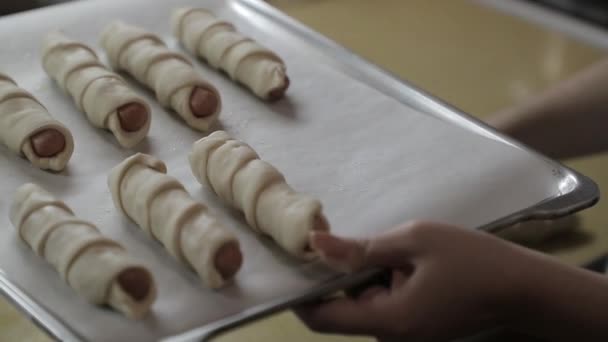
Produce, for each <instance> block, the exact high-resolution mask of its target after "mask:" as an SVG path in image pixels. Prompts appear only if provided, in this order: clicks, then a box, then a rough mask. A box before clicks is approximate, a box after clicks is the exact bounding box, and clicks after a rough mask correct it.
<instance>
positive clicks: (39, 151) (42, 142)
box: [30, 128, 66, 158]
mask: <svg viewBox="0 0 608 342" xmlns="http://www.w3.org/2000/svg"><path fill="white" fill-rule="evenodd" d="M30 141H31V143H32V148H33V149H34V153H36V155H37V156H38V157H40V158H50V157H53V156H55V155H57V154H59V153H60V152H61V151H63V149H64V148H65V145H66V142H65V137H64V136H63V134H61V132H59V131H58V130H56V129H52V128H49V129H45V130H43V131H40V132H38V133H36V134H34V135H33V136H32V137H31V138H30Z"/></svg>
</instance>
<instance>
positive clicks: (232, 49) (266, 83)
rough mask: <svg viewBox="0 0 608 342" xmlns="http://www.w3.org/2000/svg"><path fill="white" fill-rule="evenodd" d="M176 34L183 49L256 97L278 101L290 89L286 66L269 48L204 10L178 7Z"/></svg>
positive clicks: (174, 29) (172, 19)
mask: <svg viewBox="0 0 608 342" xmlns="http://www.w3.org/2000/svg"><path fill="white" fill-rule="evenodd" d="M171 26H172V28H173V34H174V35H175V36H176V37H177V39H178V40H179V41H180V42H181V43H182V45H184V47H185V48H186V49H187V50H188V51H189V52H190V53H192V54H194V55H195V56H198V57H200V58H202V59H204V60H206V61H207V63H209V65H211V66H212V67H214V68H216V69H222V70H224V71H225V72H226V73H227V74H228V75H229V76H230V77H231V78H232V79H233V80H235V81H237V82H240V83H242V84H244V85H245V86H247V87H248V88H249V89H250V90H251V91H252V92H253V93H254V94H255V95H256V96H258V97H260V98H262V99H266V100H271V101H272V100H277V99H279V98H281V97H283V94H284V93H285V91H286V90H287V88H288V87H289V78H288V77H287V74H286V67H285V63H284V62H283V61H282V60H281V58H280V57H279V56H278V55H277V54H275V53H274V52H272V51H270V50H269V49H267V48H265V47H263V46H261V45H260V44H258V43H256V42H255V41H254V40H253V39H251V38H248V37H245V36H243V35H242V34H240V33H239V32H237V31H236V29H235V27H234V25H232V24H231V23H229V22H226V21H222V20H219V19H217V18H216V17H215V16H214V15H213V13H211V12H210V11H208V10H206V9H203V8H178V9H176V10H175V11H173V14H172V16H171Z"/></svg>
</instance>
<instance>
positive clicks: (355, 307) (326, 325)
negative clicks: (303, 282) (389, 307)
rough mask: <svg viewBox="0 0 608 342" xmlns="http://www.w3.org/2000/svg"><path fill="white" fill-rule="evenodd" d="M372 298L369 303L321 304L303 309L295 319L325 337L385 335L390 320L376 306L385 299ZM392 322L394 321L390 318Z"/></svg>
mask: <svg viewBox="0 0 608 342" xmlns="http://www.w3.org/2000/svg"><path fill="white" fill-rule="evenodd" d="M378 293H379V295H378V294H377V295H373V296H372V295H370V296H369V297H368V298H367V299H366V300H353V299H350V298H346V297H342V298H339V299H333V300H331V301H327V302H323V303H320V304H309V305H305V306H300V307H299V308H297V309H296V310H295V313H296V315H297V316H298V317H299V318H300V319H301V320H302V321H303V322H304V324H306V325H307V326H308V327H309V328H310V329H312V330H314V331H317V332H322V333H334V334H356V335H375V334H376V333H377V332H379V331H382V327H383V326H384V324H385V322H386V320H387V318H389V317H384V315H383V314H382V313H381V312H379V310H378V307H380V305H379V304H378V303H377V302H378V301H379V300H380V301H383V302H386V303H388V301H386V300H382V298H384V297H385V296H383V295H382V292H378ZM389 319H393V318H389Z"/></svg>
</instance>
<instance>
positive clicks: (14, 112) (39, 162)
mask: <svg viewBox="0 0 608 342" xmlns="http://www.w3.org/2000/svg"><path fill="white" fill-rule="evenodd" d="M48 132H54V133H56V134H59V135H60V136H61V137H63V149H62V150H60V152H58V153H55V154H54V155H52V156H39V155H38V154H37V150H36V149H35V147H34V145H33V144H34V139H35V138H36V137H38V136H39V134H43V133H48ZM0 142H2V143H3V144H4V145H6V146H7V147H8V149H9V150H11V151H13V152H14V153H15V154H18V155H22V156H25V158H27V159H28V160H29V161H30V162H31V163H32V165H34V166H36V167H38V168H40V169H45V170H53V171H61V170H63V169H64V168H65V166H66V164H67V163H68V161H69V160H70V157H71V156H72V152H73V151H74V139H73V137H72V134H71V133H70V131H69V130H68V129H67V127H65V126H64V125H62V124H61V123H60V122H59V121H57V120H55V119H53V118H52V117H51V115H50V114H49V112H48V111H47V110H46V108H45V107H44V106H43V105H42V104H41V103H40V102H38V100H36V98H35V97H34V96H33V95H32V94H30V93H28V92H27V91H25V90H23V89H21V88H19V87H18V86H17V83H16V82H15V81H13V80H12V79H11V78H10V77H8V76H7V75H4V74H2V73H0ZM44 143H45V141H43V144H42V145H44ZM39 146H40V145H39Z"/></svg>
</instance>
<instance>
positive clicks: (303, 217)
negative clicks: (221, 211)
mask: <svg viewBox="0 0 608 342" xmlns="http://www.w3.org/2000/svg"><path fill="white" fill-rule="evenodd" d="M190 166H191V168H192V173H193V174H194V176H195V177H196V178H197V179H198V181H199V182H200V183H201V184H206V185H207V186H209V187H210V188H211V189H213V191H214V192H215V193H216V194H217V195H218V196H219V197H220V198H221V199H222V200H224V201H226V202H227V203H228V204H230V205H231V206H233V207H235V208H237V209H239V210H240V211H241V212H243V213H244V214H245V219H246V220H247V223H249V225H250V226H251V227H252V228H254V229H255V230H257V231H259V232H261V233H263V234H266V235H269V236H271V237H272V238H273V239H274V240H275V241H276V242H277V243H278V244H279V245H280V246H281V247H282V248H283V249H285V250H286V251H287V252H289V253H290V254H292V255H294V256H296V257H300V258H305V259H310V258H312V257H314V256H315V253H314V252H313V251H312V250H311V248H310V247H309V235H310V233H311V232H312V231H313V230H320V231H328V230H329V224H328V223H327V220H326V218H325V216H324V215H323V212H322V206H321V203H320V202H319V201H318V200H316V199H313V198H311V197H309V196H307V195H304V194H301V193H297V192H295V191H294V190H293V189H292V188H291V187H290V186H289V185H288V184H287V182H286V181H285V178H284V177H283V175H282V174H281V173H280V172H279V171H278V170H277V169H276V168H274V167H273V166H272V165H270V164H268V163H267V162H265V161H263V160H260V159H259V157H258V155H257V154H256V152H255V151H254V150H253V149H252V148H251V147H250V146H249V145H247V144H245V143H243V142H241V141H238V140H234V139H232V138H231V137H230V136H229V135H228V134H227V133H226V132H224V131H216V132H213V133H212V134H210V135H209V136H207V137H205V138H202V139H200V140H199V141H197V142H195V143H194V146H193V148H192V152H191V153H190Z"/></svg>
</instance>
